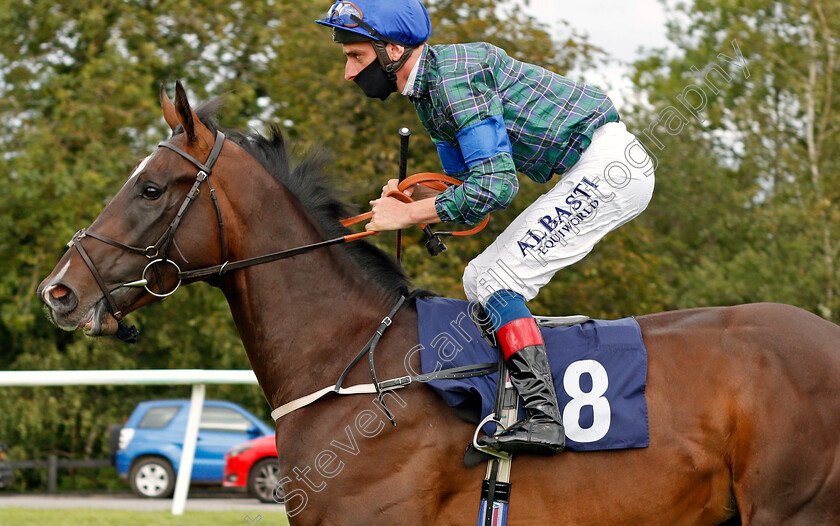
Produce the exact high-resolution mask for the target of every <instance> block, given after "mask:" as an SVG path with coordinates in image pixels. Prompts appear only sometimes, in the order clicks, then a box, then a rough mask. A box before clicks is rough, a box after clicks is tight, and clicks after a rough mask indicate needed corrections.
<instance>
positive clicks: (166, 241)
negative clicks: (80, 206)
mask: <svg viewBox="0 0 840 526" xmlns="http://www.w3.org/2000/svg"><path fill="white" fill-rule="evenodd" d="M224 143H225V134H224V133H222V132H220V131H217V132H216V140H215V142H214V143H213V148H212V150H210V154H209V155H208V156H207V160H206V161H204V162H203V163H202V162H200V161H199V160H198V159H196V158H195V157H193V156H192V155H190V154H188V153H187V152H185V151H184V150H182V149H180V148H178V147H177V146H175V145H174V144H171V143H168V142H161V143H158V146H159V147H163V148H167V149H169V150H172V151H173V152H175V153H177V154H178V155H180V156H181V157H183V158H184V159H186V160H188V161H190V162H191V163H192V164H194V165H195V166H196V167H197V168H198V173H197V174H196V176H195V182H194V183H193V185H192V188H191V189H190V191H189V192H188V193H187V196H186V197H185V198H184V202H183V203H181V208H179V209H178V213H177V214H175V217H174V218H173V219H172V222H171V223H169V226H168V227H167V228H166V230H165V231H164V232H163V234H162V235H161V236H160V238H158V240H157V242H155V244H153V245H149V246H147V247H146V248H140V247H134V246H131V245H126V244H124V243H121V242H119V241H117V240H115V239H111V238H110V237H107V236H104V235H102V234H97V233H96V232H92V231H90V230H89V229H85V228H83V229H81V230H79V231H78V232H76V233H75V234H74V235H73V239H71V240H70V242H69V243H68V244H67V245H68V246H69V247H76V250H78V252H79V255H80V256H81V257H82V260H83V261H84V262H85V264H86V265H87V266H88V268H89V269H90V272H91V274H92V275H93V278H94V279H95V280H96V283H97V284H98V285H99V289H100V290H101V291H102V294H103V296H104V298H105V308H106V309H108V312H109V313H110V314H111V316H113V317H114V319H115V320H117V337H118V338H119V339H121V340H123V341H125V342H129V343H135V342H136V341H137V329H136V328H135V327H133V326H132V327H128V326H127V325H126V324H125V323H124V322H123V314H122V312H121V311H120V309H119V308H118V307H117V302H116V301H115V300H114V297H113V296H112V295H111V292H112V291H113V290H116V289H119V288H121V287H143V288H145V289H146V292H148V293H149V294H151V295H152V296H155V297H157V298H161V299H164V298H166V297H168V296H170V295H172V294H173V293H174V292H175V291H176V290H178V287H180V285H181V280H182V279H183V276H182V272H181V269H180V267H178V264H177V263H175V262H174V261H172V260H171V259H169V251H170V250H171V248H172V244H173V242H174V240H175V232H176V231H177V230H178V226H179V225H180V224H181V220H182V219H183V217H184V214H185V213H186V211H187V209H188V208H189V206H190V204H192V202H193V201H194V200H195V198H196V197H197V196H198V194H199V187H200V186H201V183H203V182H204V181H207V187H208V188H209V189H210V196H211V197H212V199H213V206H214V207H215V209H216V218H217V219H218V223H219V236H220V238H221V245H222V261H225V260H226V259H227V248H226V246H225V231H224V222H223V221H222V211H221V209H220V208H219V201H218V199H216V192H215V191H214V190H213V186H212V185H211V184H210V174H211V173H213V165H214V164H216V160H217V159H218V158H219V153H221V151H222V147H223V146H224ZM86 237H90V238H93V239H96V240H99V241H101V242H103V243H105V244H108V245H111V246H113V247H117V248H119V249H122V250H124V251H126V252H130V253H132V254H139V255H142V256H146V258H148V259H149V260H151V261H150V262H149V264H148V265H146V267H145V268H144V269H143V272H142V273H141V275H140V279H139V280H137V281H131V282H128V283H122V284H120V285H117V286H116V287H114V288H109V287H108V286H107V285H106V284H105V280H103V279H102V275H101V274H100V273H99V270H98V269H97V268H96V265H95V264H94V263H93V260H91V258H90V256H89V255H88V253H87V251H86V250H85V248H84V246H83V245H82V240H83V239H84V238H86ZM162 264H169V265H172V266H173V267H175V270H176V271H177V272H178V283H176V285H175V287H174V288H173V289H172V290H170V291H168V292H155V291H153V290H152V289H150V288H149V284H148V283H149V282H148V279H147V278H146V274H147V273H148V272H149V270H152V269H153V270H154V273H155V277H156V281H157V283H159V284H160V286H161V287H163V278H162V275H161V273H160V268H159V266H160V265H162Z"/></svg>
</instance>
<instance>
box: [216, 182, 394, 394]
mask: <svg viewBox="0 0 840 526" xmlns="http://www.w3.org/2000/svg"><path fill="white" fill-rule="evenodd" d="M274 186H275V187H276V185H274ZM263 190H265V189H263ZM272 194H274V195H272ZM251 199H252V200H253V199H254V196H253V195H252V196H251ZM258 199H261V200H263V201H264V202H262V203H260V204H259V205H257V206H258V207H259V209H260V210H269V211H270V212H268V213H260V214H247V213H241V214H238V217H237V218H236V232H237V234H238V236H237V237H238V239H237V240H236V242H235V243H234V242H232V248H231V250H232V256H231V260H239V259H244V258H248V257H253V256H259V255H263V254H266V253H269V252H274V251H278V250H284V249H288V248H293V247H297V246H302V245H306V244H309V243H314V242H317V241H321V240H323V237H322V236H321V235H320V234H319V233H318V230H317V228H315V227H314V225H312V224H311V223H310V221H309V219H308V218H307V216H306V215H305V214H304V213H303V211H302V210H301V209H300V205H299V204H298V203H297V201H295V200H294V199H293V198H292V197H291V195H290V194H289V192H288V191H286V190H285V189H279V190H278V189H276V188H273V189H272V191H271V192H268V191H264V192H263V193H262V194H261V195H260V196H259V198H258ZM240 202H244V201H240ZM278 211H282V213H279V212H278ZM281 216H282V217H281ZM227 221H228V220H227V219H226V222H227ZM251 223H253V224H251ZM341 250H342V248H340V247H334V248H326V249H324V248H322V249H316V250H314V251H312V252H309V253H306V254H302V255H299V256H295V257H293V258H289V259H284V260H280V261H276V262H273V263H268V264H263V265H257V266H253V267H248V268H245V269H241V270H237V271H235V272H233V273H231V274H230V275H229V276H228V277H227V278H226V280H225V282H224V284H223V287H222V289H223V291H224V292H225V295H226V297H227V299H228V303H229V304H230V308H231V312H232V314H233V318H234V321H235V323H236V326H237V329H238V330H239V334H240V337H241V338H242V342H243V344H244V345H245V350H246V352H247V354H248V358H249V360H250V361H251V366H252V367H253V369H254V372H255V373H256V375H257V378H258V380H259V382H260V386H261V387H262V389H263V392H264V393H265V395H266V398H267V399H268V401H269V403H270V404H272V406H274V407H276V406H278V405H280V404H282V403H285V402H288V401H290V400H291V399H293V398H297V397H300V396H303V395H306V394H309V393H311V392H313V391H315V390H317V389H320V388H321V387H324V386H325V385H327V384H329V383H330V382H334V381H335V380H336V379H337V378H338V376H339V374H340V373H341V371H342V369H343V368H344V367H345V366H346V364H347V363H349V361H350V359H351V358H352V357H353V356H354V355H355V354H356V352H358V350H360V349H361V348H362V346H363V345H364V343H365V342H366V341H367V339H368V338H370V337H371V336H372V335H373V333H374V331H375V330H376V328H377V326H378V325H379V322H380V321H381V320H382V318H383V317H384V316H385V315H386V314H387V313H388V310H389V309H390V308H391V305H389V304H388V301H383V298H382V292H381V291H380V290H378V287H376V286H375V285H374V284H372V283H369V282H367V280H366V279H365V278H364V277H362V276H361V275H359V274H358V271H357V270H356V269H355V268H353V265H352V264H351V263H350V262H349V261H348V260H347V258H346V257H344V256H343V255H342V254H341V253H340V252H339V251H341ZM409 323H411V322H409ZM393 332H399V331H393ZM409 333H410V331H409ZM406 338H410V336H407V337H406ZM401 339H403V338H401ZM407 341H408V340H407ZM383 358H384V357H383ZM383 362H384V360H383ZM403 374H404V373H403Z"/></svg>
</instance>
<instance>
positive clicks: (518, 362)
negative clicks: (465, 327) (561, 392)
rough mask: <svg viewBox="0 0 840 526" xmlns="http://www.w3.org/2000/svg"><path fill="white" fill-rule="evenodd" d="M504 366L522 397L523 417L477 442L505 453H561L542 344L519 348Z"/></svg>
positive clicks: (560, 430) (558, 423)
mask: <svg viewBox="0 0 840 526" xmlns="http://www.w3.org/2000/svg"><path fill="white" fill-rule="evenodd" d="M506 364H507V368H508V372H509V373H510V381H511V383H512V384H513V386H514V387H515V388H516V391H517V392H518V393H519V396H520V397H521V398H522V404H523V407H524V408H525V418H524V419H522V420H520V421H519V422H517V423H515V424H513V425H512V426H510V427H509V428H508V429H507V430H506V431H505V432H504V433H502V434H500V435H496V436H484V437H481V438H479V439H478V443H479V444H480V445H482V446H488V447H491V448H494V449H500V450H502V451H507V452H509V453H536V454H539V455H554V454H555V453H559V452H560V451H563V447H565V445H566V434H565V433H564V431H563V421H562V417H561V415H560V408H559V407H558V403H557V393H556V392H555V390H554V382H553V381H552V378H551V369H549V366H548V358H547V357H546V354H545V345H531V346H528V347H525V348H523V349H520V350H519V351H517V352H515V353H513V354H512V355H510V357H509V358H508V359H507V361H506Z"/></svg>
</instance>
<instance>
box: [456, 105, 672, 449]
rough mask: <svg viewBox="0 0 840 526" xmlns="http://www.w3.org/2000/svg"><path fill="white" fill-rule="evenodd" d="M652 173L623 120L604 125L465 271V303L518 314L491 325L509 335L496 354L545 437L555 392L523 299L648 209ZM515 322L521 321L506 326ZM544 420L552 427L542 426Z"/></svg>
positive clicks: (526, 430)
mask: <svg viewBox="0 0 840 526" xmlns="http://www.w3.org/2000/svg"><path fill="white" fill-rule="evenodd" d="M654 168H655V166H654V162H653V160H652V159H651V158H650V157H649V156H648V155H647V153H646V151H645V149H644V147H643V146H642V145H641V143H639V142H638V141H637V140H636V138H635V137H634V136H633V135H632V134H631V133H629V132H628V131H627V129H626V127H625V126H624V124H623V123H620V122H613V123H608V124H605V125H604V126H602V127H601V128H599V129H598V130H596V131H595V134H594V135H593V139H592V143H591V144H590V145H589V147H588V148H587V149H586V150H585V151H584V152H583V154H582V155H581V157H580V159H579V160H578V162H577V163H575V165H574V166H573V167H572V168H571V169H569V170H568V171H567V172H566V173H564V174H563V176H562V178H560V180H559V181H558V182H557V183H556V184H555V185H554V186H553V187H552V188H551V189H549V190H548V191H547V192H546V193H545V194H543V195H542V196H540V197H539V198H538V199H537V200H536V201H534V202H533V203H531V205H530V206H528V208H526V209H525V210H524V211H523V212H522V213H521V214H519V216H517V217H516V219H514V220H513V221H512V222H511V223H510V225H508V227H507V228H505V230H504V232H502V233H501V234H500V235H499V237H498V238H496V240H495V241H494V242H493V243H491V244H490V246H489V247H487V249H485V250H484V252H482V253H481V254H480V255H479V256H478V257H476V258H475V259H474V260H472V261H471V262H470V263H469V265H467V268H466V269H465V270H464V292H465V293H466V296H467V299H468V300H470V301H473V302H477V303H480V304H481V305H484V306H485V308H486V310H487V311H491V309H490V308H487V307H488V306H490V307H492V301H495V302H496V303H497V305H496V306H495V310H496V311H498V312H500V313H501V311H502V310H504V309H507V307H506V306H504V309H502V310H500V309H499V305H501V304H502V303H504V304H506V305H514V306H515V308H514V309H513V312H517V313H518V314H515V315H513V316H512V317H509V318H508V319H507V323H502V322H501V321H500V323H499V325H495V324H494V327H495V328H496V330H497V331H499V332H501V333H506V334H507V335H508V336H509V337H508V338H507V339H508V340H509V341H510V342H511V343H508V344H507V345H509V347H508V348H507V349H505V348H504V345H505V344H503V352H504V353H505V356H506V357H507V363H508V367H509V369H510V372H511V377H512V378H513V379H514V380H513V382H514V385H515V386H516V389H517V390H518V391H519V392H520V394H521V395H522V397H523V399H524V398H525V397H526V394H527V395H528V396H529V397H530V398H531V401H530V402H529V401H527V400H526V402H525V404H526V408H527V407H528V405H531V406H532V407H534V408H537V407H539V408H546V409H545V411H542V415H544V416H539V417H538V419H539V420H540V421H541V423H544V424H545V425H546V426H547V429H550V430H552V431H551V432H548V431H547V434H549V435H550V434H551V433H552V432H553V430H556V429H557V428H558V427H559V424H560V416H559V415H560V413H559V411H556V406H557V402H556V401H555V400H553V399H555V396H554V387H553V385H552V384H551V382H550V381H546V380H544V379H543V377H544V376H550V372H549V370H548V367H547V365H544V364H546V359H545V348H544V346H543V342H542V338H541V336H540V335H539V332H537V330H536V323H535V322H534V321H533V319H532V317H531V314H530V312H529V311H528V308H527V307H525V301H531V300H532V299H534V297H536V295H537V293H538V292H539V290H540V288H542V287H543V286H545V285H546V284H547V283H548V282H549V281H550V280H551V278H552V276H554V274H555V273H556V272H557V271H559V270H560V269H562V268H566V267H568V266H570V265H573V264H574V263H577V262H578V261H580V260H581V259H583V258H584V257H586V255H587V254H589V252H590V251H591V250H592V249H593V248H594V246H595V245H596V244H597V243H598V242H599V241H600V240H601V239H602V238H603V237H604V236H605V235H606V234H607V233H609V232H611V231H613V230H615V229H616V228H618V227H620V226H621V225H623V224H625V223H627V222H628V221H630V220H632V219H633V218H634V217H636V216H638V215H639V214H640V213H641V212H642V210H644V209H645V207H647V205H648V203H649V202H650V199H651V196H652V194H653V186H654V175H653V169H654ZM494 297H495V298H496V299H495V300H493V299H492V298H494ZM491 300H492V301H491ZM502 300H504V301H502ZM489 313H490V314H491V316H492V315H493V313H492V312H489ZM522 319H524V320H526V321H518V322H517V323H516V324H510V323H509V322H511V321H513V320H522ZM502 321H503V320H502ZM507 325H510V327H507ZM500 339H501V338H500ZM523 342H524V343H525V345H523V344H522V343H523ZM543 372H544V373H543ZM517 377H518V378H521V379H522V380H521V381H518V380H516V378H517ZM517 382H518V383H517ZM543 386H544V387H543ZM549 390H550V392H549ZM543 400H544V401H545V403H543V402H542V401H543ZM552 404H553V407H552ZM552 411H555V412H556V413H552ZM555 416H556V419H555V418H554V417H555ZM546 419H548V420H550V421H556V422H557V424H552V423H546ZM526 420H527V419H526ZM555 425H556V427H555ZM531 427H534V426H530V425H529V426H528V427H527V428H523V427H517V428H516V430H512V431H511V432H510V433H509V434H508V436H509V437H511V440H513V437H514V436H516V437H521V436H523V434H525V435H528V436H531V437H533V433H532V432H531V431H532V430H531ZM534 429H536V427H534ZM529 433H530V435H529ZM486 440H492V439H486ZM540 440H543V438H540ZM515 441H516V442H517V443H518V444H520V445H521V444H532V443H533V441H531V442H528V441H527V440H526V441H525V442H520V441H519V438H516V440H515ZM545 441H546V442H548V443H552V444H554V446H549V447H548V448H547V450H548V451H547V452H549V453H550V452H553V451H552V449H555V450H559V447H562V442H561V441H560V440H554V439H553V438H546V439H545ZM491 445H494V444H493V443H492V442H491ZM558 445H559V447H557V446H558ZM500 447H501V446H500ZM544 451H545V449H544Z"/></svg>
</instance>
